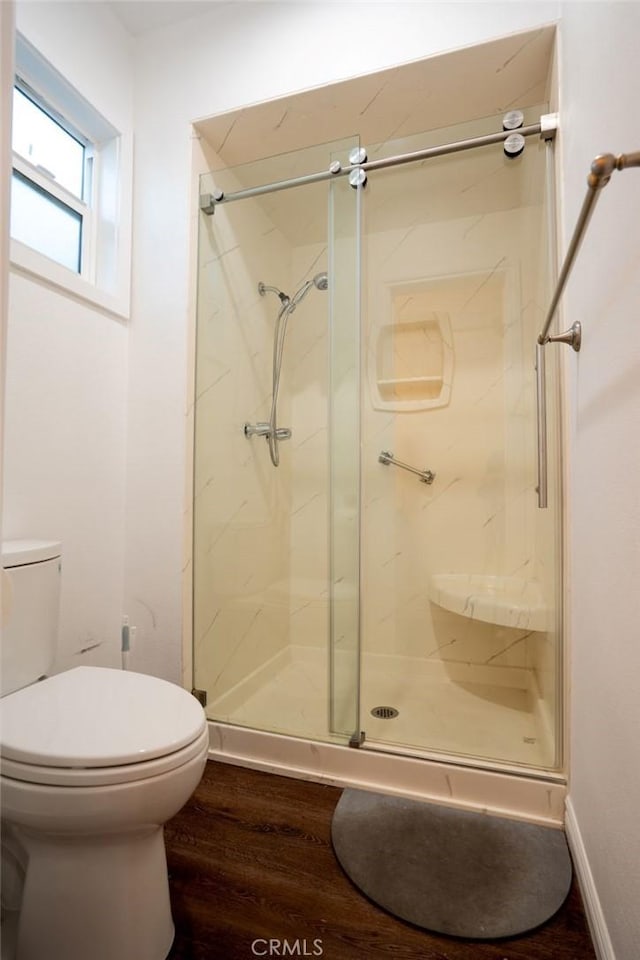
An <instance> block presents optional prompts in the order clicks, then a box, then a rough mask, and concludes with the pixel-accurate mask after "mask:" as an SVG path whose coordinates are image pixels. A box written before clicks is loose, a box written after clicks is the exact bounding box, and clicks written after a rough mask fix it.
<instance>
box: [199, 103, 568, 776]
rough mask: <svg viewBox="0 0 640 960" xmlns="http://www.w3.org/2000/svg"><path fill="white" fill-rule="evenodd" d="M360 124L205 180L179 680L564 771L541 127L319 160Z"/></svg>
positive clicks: (447, 754) (487, 123)
mask: <svg viewBox="0 0 640 960" xmlns="http://www.w3.org/2000/svg"><path fill="white" fill-rule="evenodd" d="M545 110H546V107H545V105H544V104H542V105H540V106H539V107H538V108H535V109H534V108H531V109H529V110H528V111H527V112H526V116H525V124H533V123H534V122H535V121H536V120H537V119H539V117H540V115H541V114H542V113H544V112H545ZM501 129H502V118H501V117H491V118H488V119H482V120H475V121H473V122H471V123H465V124H460V125H457V126H456V127H453V128H449V129H446V130H432V131H430V132H429V133H427V134H419V135H412V136H410V137H405V138H404V139H402V140H398V141H395V142H390V141H385V142H384V143H381V144H379V145H375V144H373V145H372V144H367V145H365V146H366V147H367V152H368V156H369V159H370V160H377V159H383V158H385V157H394V156H396V157H397V156H398V155H401V154H411V153H413V152H415V151H421V150H424V149H425V148H428V147H430V146H435V145H441V144H452V143H456V142H460V141H467V140H469V139H470V138H475V137H484V136H485V135H487V134H496V133H497V132H499V131H501ZM357 146H358V141H357V140H356V139H350V140H348V141H342V142H340V143H334V144H329V145H322V146H318V147H310V148H307V149H305V150H301V151H298V152H296V153H291V154H286V155H282V156H279V157H273V158H268V159H261V160H257V161H256V162H254V163H247V164H244V165H242V166H235V167H232V168H229V167H227V168H224V169H221V170H219V171H216V172H215V173H214V174H208V175H207V176H206V177H204V178H203V182H202V184H201V194H204V195H206V194H215V192H216V191H224V195H225V199H224V202H221V203H218V204H216V205H215V212H214V213H213V214H212V215H207V214H205V213H203V214H202V215H201V217H200V244H199V257H200V261H199V283H198V316H197V350H196V356H197V359H196V385H195V470H194V515H193V520H194V526H193V540H194V554H193V555H194V597H193V609H194V685H195V687H196V688H198V689H200V690H202V691H205V692H206V698H207V714H208V716H209V717H210V718H211V719H213V720H217V721H220V722H227V723H232V724H238V725H246V726H250V727H253V728H256V729H259V730H265V731H273V732H278V733H283V734H289V735H293V736H300V737H306V738H311V739H318V740H325V741H334V742H338V743H341V744H345V743H347V742H349V743H350V744H351V745H352V746H360V747H363V748H364V749H374V750H380V751H391V752H401V753H410V754H412V755H419V756H427V757H434V756H435V757H439V758H443V759H453V760H455V761H456V762H466V763H469V764H479V765H482V766H493V767H497V768H504V767H505V766H506V767H509V768H519V769H526V770H534V771H542V772H545V773H546V772H549V771H554V770H557V769H558V768H559V767H560V765H561V762H562V757H561V750H560V744H561V732H562V727H561V703H562V699H561V696H560V691H561V686H562V669H561V666H562V647H561V629H560V626H561V604H560V597H561V582H560V578H561V537H560V530H561V490H560V458H559V454H558V450H559V446H560V444H559V429H560V428H559V424H560V417H559V402H558V395H559V389H558V370H557V369H556V367H555V363H556V362H557V357H556V356H554V355H553V354H550V353H549V352H548V353H547V361H548V371H547V372H548V377H547V390H548V395H547V408H548V413H549V418H548V419H549V468H550V469H549V480H550V483H549V506H548V508H547V509H545V510H541V509H539V508H538V505H537V496H536V489H535V486H536V423H535V414H536V403H535V372H534V362H535V344H536V338H537V334H538V331H539V330H540V328H541V326H542V323H543V320H544V315H545V312H546V308H547V305H548V302H549V297H550V293H551V290H550V275H549V274H550V269H549V259H550V258H549V249H550V243H549V224H550V223H552V222H553V211H552V210H550V209H549V199H548V198H549V195H550V194H549V193H548V184H547V182H546V177H547V176H548V171H547V167H546V164H545V150H546V149H548V148H546V147H545V144H544V143H543V142H542V141H541V140H539V139H538V138H537V137H536V136H529V137H528V138H527V140H526V144H525V147H524V150H523V152H522V153H521V154H520V155H519V156H517V157H507V156H506V155H505V153H504V151H503V144H502V143H501V142H498V143H495V144H493V145H491V146H487V145H484V146H474V147H473V148H472V149H465V150H464V151H457V150H451V151H449V152H447V153H446V155H444V154H443V155H438V156H436V157H431V158H429V159H426V160H422V161H418V162H415V161H414V162H409V163H402V164H398V165H393V166H389V167H386V166H384V167H381V168H378V169H370V170H369V171H368V182H367V183H366V186H364V187H363V186H355V185H352V183H351V182H350V177H349V176H342V175H340V176H333V177H332V178H331V179H325V180H322V181H318V182H313V179H314V178H309V177H308V175H309V174H313V173H319V172H326V171H328V169H329V167H330V164H335V161H339V163H340V164H341V165H342V167H343V168H344V166H345V165H348V164H349V163H350V162H353V161H351V160H350V155H351V156H352V155H353V154H352V150H353V148H355V147H357ZM256 149H257V148H256ZM333 169H334V170H335V169H336V168H335V166H334V167H333ZM549 169H550V167H549ZM299 177H306V180H305V183H304V185H298V186H295V187H292V186H290V185H287V186H286V187H285V185H284V184H283V181H288V180H289V179H290V178H299ZM274 184H275V185H276V186H277V189H275V190H274V189H272V187H273V185H274ZM254 187H261V188H262V187H264V189H261V190H260V191H252V188H254ZM246 191H249V196H246V195H244V194H245V192H246ZM238 192H241V193H243V197H242V198H238V197H237V196H236V197H234V194H237V193H238ZM549 213H551V214H552V216H549V215H548V214H549Z"/></svg>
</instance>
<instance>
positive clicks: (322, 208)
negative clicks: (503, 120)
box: [193, 138, 358, 742]
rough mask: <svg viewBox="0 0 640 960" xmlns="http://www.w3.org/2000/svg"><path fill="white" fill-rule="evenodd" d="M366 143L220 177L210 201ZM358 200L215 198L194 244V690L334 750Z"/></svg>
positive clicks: (352, 513) (332, 189) (214, 705)
mask: <svg viewBox="0 0 640 960" xmlns="http://www.w3.org/2000/svg"><path fill="white" fill-rule="evenodd" d="M356 145H357V140H354V139H353V138H350V139H349V140H347V141H340V142H339V143H335V144H324V145H320V146H315V147H310V148H308V149H305V150H301V151H297V152H295V153H290V154H285V155H282V156H278V157H271V158H267V159H262V160H259V161H256V162H255V163H248V164H243V165H241V166H235V167H233V168H226V169H222V170H218V171H216V172H215V174H207V175H206V176H205V177H204V178H203V179H202V183H201V189H200V192H201V194H207V193H213V192H214V189H221V190H223V191H224V193H225V195H226V196H227V197H228V196H229V195H231V194H233V193H234V192H236V191H238V190H243V189H246V188H251V187H254V186H261V185H263V184H268V183H275V182H278V181H283V180H287V179H289V178H291V177H296V176H299V175H301V174H307V173H308V172H309V171H313V170H326V169H328V167H329V163H330V162H331V160H332V159H337V160H340V162H341V163H342V164H343V165H344V164H347V163H348V154H349V152H350V150H351V149H352V148H353V147H354V146H356ZM356 204H357V194H356V191H355V190H353V189H352V188H351V187H350V186H349V184H348V183H347V181H346V179H344V178H339V179H338V180H331V181H326V182H320V183H315V184H307V185H305V186H302V187H295V188H291V189H286V190H281V191H274V192H268V193H264V194H260V195H259V196H254V197H250V198H244V199H239V200H235V201H232V200H230V201H229V202H225V203H224V204H220V205H218V206H217V207H216V209H215V213H214V215H212V216H207V215H206V214H204V213H202V214H201V215H200V236H199V278H198V309H197V344H196V383H195V453H194V496H193V503H194V509H193V544H194V547H193V557H194V575H193V585H194V593H193V610H194V686H195V687H196V688H197V689H199V690H203V691H205V692H206V699H207V706H206V711H207V715H208V716H209V718H210V719H212V720H217V721H220V722H224V723H231V724H237V725H241V726H247V727H251V728H255V729H259V730H264V731H272V732H277V733H283V734H289V735H292V736H301V737H307V738H311V739H318V740H337V741H338V742H344V741H345V739H346V738H349V737H351V735H352V734H353V732H354V730H355V727H356V719H355V715H356V708H355V707H354V704H356V703H357V663H358V629H357V627H358V623H357V615H356V614H355V613H354V611H357V595H358V583H357V556H358V539H357V533H358V491H357V483H358V475H357V461H356V462H354V454H355V452H356V451H357V445H358V437H357V432H356V431H357V424H358V418H357V380H354V370H355V371H357V368H358V364H357V352H356V351H357V335H356V334H354V332H353V324H354V323H355V322H356V320H357V312H356V310H355V299H356V298H355V293H354V291H355V288H356V276H357V272H356V257H357V243H356V237H357V232H356V220H355V216H356ZM330 226H331V228H332V230H330ZM332 231H333V233H334V234H335V236H332V235H331V234H332ZM325 273H326V274H328V282H327V283H325V282H323V274H325ZM330 358H331V360H330ZM334 390H336V391H337V396H338V400H337V403H336V400H335V398H334V399H332V400H331V403H330V399H329V398H330V395H332V392H333V391H334ZM274 394H277V404H276V405H275V417H274V404H273V397H274ZM354 411H355V415H354ZM272 426H275V427H276V429H277V431H278V433H277V437H278V444H277V447H278V450H277V454H278V455H277V457H276V458H275V459H276V460H277V461H278V462H277V465H276V464H275V463H274V462H273V459H274V458H273V456H272V454H273V452H274V451H273V449H272V445H271V444H270V443H269V439H268V436H267V435H268V433H269V432H270V431H271V429H272ZM330 515H331V516H332V517H336V518H337V520H336V521H335V522H332V523H330V520H329V518H330ZM336 528H337V533H336Z"/></svg>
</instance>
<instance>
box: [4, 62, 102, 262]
mask: <svg viewBox="0 0 640 960" xmlns="http://www.w3.org/2000/svg"><path fill="white" fill-rule="evenodd" d="M12 146H13V154H14V160H13V179H12V185H11V236H12V237H14V239H16V240H19V241H20V242H21V243H24V244H26V245H27V246H29V247H31V248H32V249H33V250H37V251H38V252H39V253H42V254H43V255H44V256H46V257H49V258H50V259H51V260H55V261H56V262H57V263H60V264H62V265H63V266H64V267H67V268H68V269H69V270H73V271H74V272H76V273H79V274H81V275H82V274H83V273H84V274H85V275H86V274H87V273H88V265H87V263H86V259H87V258H86V256H85V252H84V251H83V239H84V240H86V238H87V237H88V236H90V234H91V230H90V224H89V221H90V211H91V206H90V204H91V170H92V163H93V150H92V145H91V144H90V143H89V141H88V140H87V138H86V137H83V136H82V135H81V134H78V133H77V132H76V131H72V130H71V129H70V127H69V125H68V124H66V123H65V122H64V120H63V119H62V118H61V117H59V116H56V115H55V112H54V111H53V109H52V108H50V107H48V106H47V105H46V104H45V103H43V101H42V100H40V98H38V97H37V96H36V95H35V94H34V93H33V91H31V90H29V89H28V88H27V87H26V85H24V84H23V83H21V82H20V81H18V83H17V84H16V86H15V87H14V91H13V133H12Z"/></svg>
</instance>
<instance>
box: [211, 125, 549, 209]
mask: <svg viewBox="0 0 640 960" xmlns="http://www.w3.org/2000/svg"><path fill="white" fill-rule="evenodd" d="M557 126H558V115H557V114H556V113H551V114H546V115H544V116H542V117H540V121H539V122H538V123H533V124H530V125H529V126H527V127H519V128H518V129H517V130H501V131H500V132H499V133H489V134H486V135H485V136H482V137H471V138H470V139H468V140H457V141H455V142H454V143H443V144H440V145H439V146H436V147H426V148H425V149H424V150H414V151H413V152H411V153H402V154H398V155H396V156H392V157H382V158H381V159H380V160H365V161H364V162H363V163H351V164H346V165H345V166H343V165H342V164H341V163H340V162H339V161H338V160H334V161H332V162H331V164H330V165H329V168H328V170H320V171H319V172H318V173H309V174H306V175H305V176H302V177H292V178H291V179H289V180H277V181H275V182H274V183H265V184H263V185H262V186H259V187H248V188H247V189H246V190H236V191H235V192H234V193H224V192H223V191H222V190H216V189H215V188H214V190H213V192H212V193H204V194H201V196H200V209H201V210H202V212H203V213H206V214H208V215H209V216H211V215H212V214H213V213H214V212H215V208H216V206H217V205H218V204H220V203H230V202H231V201H232V200H245V199H247V198H249V197H259V196H262V195H263V194H266V193H276V192H277V191H279V190H289V189H290V188H291V187H303V186H306V185H307V184H310V183H320V182H322V181H323V180H333V179H334V178H336V177H345V176H348V175H349V174H351V173H354V171H364V172H365V173H368V172H370V171H374V170H385V169H387V168H388V167H397V166H400V165H402V164H405V163H417V162H419V161H421V160H430V159H432V158H433V157H443V156H446V155H447V154H450V153H460V152H462V151H463V150H473V149H475V148H476V147H486V146H490V145H491V144H494V143H501V142H503V141H505V140H507V139H508V138H509V137H510V136H512V135H513V134H514V133H518V134H520V135H521V136H523V137H531V136H535V135H536V134H540V136H541V137H542V138H543V139H545V140H551V139H553V137H554V135H555V131H556V130H557ZM357 185H358V183H354V186H357Z"/></svg>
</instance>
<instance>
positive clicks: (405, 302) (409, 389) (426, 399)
mask: <svg viewBox="0 0 640 960" xmlns="http://www.w3.org/2000/svg"><path fill="white" fill-rule="evenodd" d="M386 293H387V297H386V306H385V307H384V309H383V310H382V311H381V313H380V314H379V315H378V316H379V319H378V321H377V323H374V327H373V329H372V330H371V337H372V340H371V349H370V350H369V358H370V362H369V383H370V390H371V400H372V404H373V407H374V409H375V410H393V411H395V412H397V413H401V412H403V411H412V410H428V409H429V408H431V407H442V406H445V405H446V404H447V403H448V402H449V398H450V394H451V379H452V372H453V348H452V338H451V323H450V320H449V316H448V314H446V313H442V312H438V311H435V310H433V308H432V306H431V296H430V290H429V283H428V282H425V281H422V280H414V281H403V282H401V283H396V284H390V285H389V286H388V287H387V290H386ZM381 319H383V320H384V322H382V323H381V322H380V320H381Z"/></svg>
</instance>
